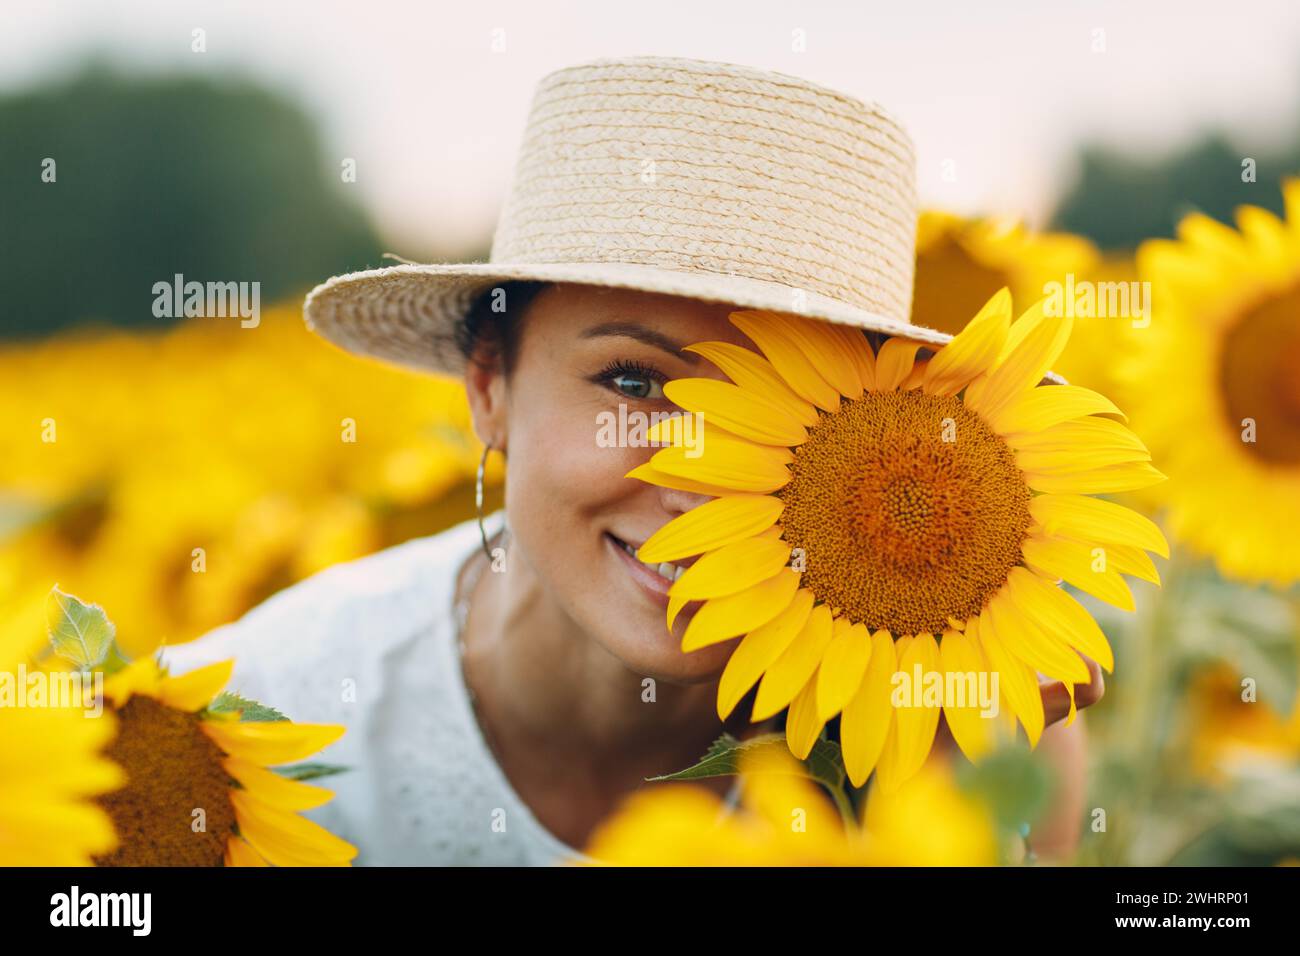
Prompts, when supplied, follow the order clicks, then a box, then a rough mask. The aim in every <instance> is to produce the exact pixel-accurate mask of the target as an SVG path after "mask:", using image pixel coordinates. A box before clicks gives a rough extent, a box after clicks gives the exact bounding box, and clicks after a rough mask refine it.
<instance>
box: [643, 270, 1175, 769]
mask: <svg viewBox="0 0 1300 956" xmlns="http://www.w3.org/2000/svg"><path fill="white" fill-rule="evenodd" d="M731 321H732V323H733V324H734V325H735V326H736V327H737V328H739V329H740V330H741V331H742V332H743V333H744V334H745V335H746V336H747V337H748V338H749V339H750V340H752V341H753V342H754V343H755V345H757V347H758V349H759V351H760V352H761V353H762V354H761V355H760V354H758V353H756V352H754V351H751V350H750V349H746V348H742V347H740V346H737V345H734V344H730V343H722V342H704V343H699V344H696V345H692V346H687V348H688V350H690V351H692V352H695V353H697V354H699V355H701V356H703V357H704V358H706V359H708V360H709V361H711V362H712V363H713V364H715V365H716V366H717V367H718V368H719V369H721V370H722V372H723V373H724V374H726V375H727V376H728V377H729V378H730V379H731V381H730V382H724V381H720V380H717V379H711V378H688V379H678V380H674V381H671V382H669V383H667V384H666V385H665V387H664V391H665V394H666V395H667V396H668V398H669V400H671V401H672V402H673V403H675V404H676V405H677V406H679V407H680V408H682V409H684V410H686V411H688V412H692V413H698V414H699V415H700V416H701V418H702V421H703V422H704V423H705V430H704V441H703V443H702V445H696V444H695V443H694V441H692V442H691V443H690V444H689V445H688V444H687V443H686V442H685V441H684V440H683V438H684V437H686V436H684V426H683V419H682V418H681V417H672V418H669V419H667V420H665V421H663V422H661V423H659V424H657V425H656V426H654V427H653V428H652V429H651V430H650V432H649V433H648V434H649V435H650V437H651V440H653V441H657V442H661V443H669V442H671V443H672V444H671V447H665V448H662V449H660V450H659V451H657V452H656V453H655V454H654V455H653V456H652V457H651V459H650V460H649V461H648V462H647V463H646V464H644V465H642V466H640V467H638V468H635V469H633V470H632V471H631V472H629V475H630V476H632V477H636V478H640V479H642V480H644V481H647V482H650V483H652V484H659V485H665V486H668V487H674V488H685V489H688V490H693V491H696V492H701V493H704V494H710V495H713V496H715V498H714V500H711V501H708V502H705V503H704V504H701V505H699V506H698V507H696V508H693V509H691V510H690V511H688V512H686V513H684V514H682V515H681V516H679V517H677V518H675V519H673V520H672V521H670V522H669V523H668V524H666V525H664V526H663V527H662V528H660V529H659V530H658V531H657V532H656V533H655V534H653V535H652V536H651V537H650V538H649V540H647V541H646V542H645V543H644V544H643V545H642V546H641V547H640V549H639V550H638V552H637V556H638V558H639V559H640V560H641V561H643V562H646V563H662V562H669V563H672V562H677V561H681V560H682V559H684V558H688V557H692V556H695V555H700V557H699V558H698V560H696V561H695V562H694V563H691V564H690V566H689V567H686V568H685V570H684V571H683V573H681V575H680V576H679V577H678V578H677V580H676V581H675V582H674V584H673V585H672V587H671V588H670V590H669V592H668V594H669V607H668V627H669V629H670V630H671V629H672V627H673V622H674V620H675V619H676V616H677V614H678V613H679V612H680V611H681V609H682V608H683V607H684V606H685V605H686V604H687V603H688V602H690V601H702V602H703V604H702V605H701V606H699V607H698V609H697V610H696V613H695V614H694V616H693V617H692V618H691V620H690V621H689V622H688V624H687V626H686V628H685V632H684V634H683V636H682V649H683V650H685V651H692V650H696V649H698V648H701V647H705V646H707V645H711V644H715V643H718V642H721V641H726V640H730V639H732V638H735V637H738V636H742V635H743V636H744V639H743V640H742V641H741V642H740V643H739V644H738V645H737V646H736V648H735V650H734V652H733V653H732V656H731V658H730V659H729V661H728V663H727V667H726V669H725V671H724V672H723V675H722V679H721V682H720V685H719V689H718V713H719V715H720V716H721V717H722V718H724V719H725V718H726V717H727V715H729V714H730V712H731V711H732V710H733V709H734V708H735V706H736V705H737V704H738V703H739V701H740V700H741V698H742V697H744V696H745V694H746V693H748V691H749V690H750V689H751V688H752V687H753V686H754V684H755V682H758V681H759V680H760V678H761V682H760V683H759V684H758V691H757V695H756V697H755V700H754V707H753V714H752V719H753V720H756V721H757V720H764V719H767V718H769V717H772V716H774V715H776V714H777V713H779V712H780V711H781V710H782V709H784V708H786V707H788V708H789V713H788V715H787V718H786V733H787V739H788V741H789V744H790V749H791V751H792V752H793V753H794V754H795V755H796V756H798V757H800V758H801V759H802V758H803V757H805V756H806V755H807V754H808V752H809V750H810V749H811V747H812V745H813V743H814V742H815V741H816V739H817V737H818V735H819V734H820V732H821V730H822V728H823V726H824V725H825V724H826V723H827V722H828V721H829V720H830V719H831V718H832V717H835V716H837V715H839V717H840V725H839V733H840V740H841V744H842V746H843V753H844V760H845V767H846V769H847V771H848V774H849V777H850V779H851V781H852V782H853V784H854V785H855V786H860V785H861V784H862V783H864V782H865V780H866V778H867V777H868V775H869V774H870V773H871V771H872V770H873V768H874V769H876V771H877V779H878V781H879V783H880V785H881V786H882V787H884V788H885V789H886V790H892V789H896V788H897V786H898V785H899V784H901V783H902V782H903V781H904V780H906V779H907V778H908V777H910V776H911V775H912V774H913V773H915V772H916V771H917V770H918V769H919V768H920V767H921V765H922V763H923V762H924V760H925V757H926V755H927V753H928V752H929V750H930V745H931V743H932V741H933V739H934V735H935V731H936V728H937V724H938V720H939V713H940V709H941V707H940V706H939V705H937V704H936V701H935V698H934V697H933V696H932V695H931V694H930V693H928V692H927V693H925V694H923V695H921V696H920V697H919V698H918V697H913V698H912V699H911V700H910V701H907V702H908V703H911V704H913V706H897V707H895V706H894V703H893V701H892V700H891V697H892V696H893V691H894V689H895V686H896V684H897V682H896V681H895V680H894V675H895V673H896V672H901V673H902V674H903V675H918V676H920V678H921V682H920V684H921V685H922V686H927V687H930V686H933V685H934V684H935V682H936V681H939V682H941V683H942V684H945V685H950V684H951V683H952V682H951V680H950V679H949V678H947V677H946V676H945V675H948V674H954V675H975V676H976V677H978V675H980V674H985V675H992V674H994V673H996V674H997V675H998V678H997V680H998V685H999V687H1000V693H999V696H998V698H996V700H997V701H998V702H1001V701H1003V700H1005V702H1006V703H1007V704H1009V705H1010V710H1009V711H1005V712H1004V713H1014V715H1015V717H1016V718H1018V719H1019V721H1020V724H1021V725H1022V726H1023V727H1024V729H1025V732H1026V734H1027V735H1028V738H1029V740H1030V743H1031V745H1034V746H1036V745H1037V742H1038V739H1039V736H1040V735H1041V734H1042V731H1043V725H1044V715H1043V705H1042V699H1041V696H1040V693H1039V689H1038V679H1037V676H1036V673H1035V672H1038V673H1041V674H1042V675H1044V676H1045V677H1047V678H1051V679H1056V680H1060V681H1062V682H1064V683H1065V685H1066V686H1067V688H1068V689H1069V691H1070V693H1071V701H1072V702H1073V689H1074V686H1075V685H1076V684H1080V683H1087V682H1088V681H1089V673H1088V669H1087V666H1086V664H1085V662H1084V661H1083V659H1082V658H1081V657H1080V656H1079V654H1077V653H1075V651H1079V652H1081V653H1083V654H1086V655H1088V656H1089V657H1091V658H1093V659H1095V660H1096V661H1097V662H1098V663H1099V664H1101V666H1102V667H1104V668H1106V669H1107V670H1110V669H1111V668H1112V667H1113V657H1112V654H1111V649H1110V646H1109V644H1108V643H1107V641H1106V637H1105V635H1103V634H1102V632H1101V629H1100V628H1099V627H1098V626H1097V624H1096V622H1094V621H1093V619H1092V618H1091V616H1090V615H1089V614H1088V613H1087V611H1086V610H1084V608H1083V607H1082V606H1081V605H1080V604H1079V603H1078V602H1077V601H1076V600H1075V599H1074V598H1073V597H1071V596H1070V595H1069V594H1067V593H1066V592H1065V591H1064V590H1062V589H1061V588H1060V587H1058V584H1059V582H1060V581H1061V580H1065V581H1068V582H1069V583H1070V584H1072V585H1074V586H1075V587H1077V588H1079V589H1080V590H1083V591H1085V592H1088V593H1090V594H1092V595H1094V596H1095V597H1097V598H1100V599H1101V600H1103V601H1107V602H1110V603H1112V604H1115V605H1117V606H1119V607H1121V608H1125V609H1129V610H1131V609H1132V608H1133V597H1132V594H1131V592H1130V591H1129V588H1128V585H1127V584H1126V582H1125V580H1124V578H1123V575H1125V574H1129V575H1136V576H1138V577H1141V578H1145V579H1148V580H1151V581H1158V576H1157V574H1156V570H1155V567H1154V565H1153V564H1152V562H1151V559H1150V557H1148V555H1147V554H1146V551H1154V552H1156V553H1158V554H1162V555H1167V554H1168V548H1167V545H1166V544H1165V541H1164V538H1163V536H1162V535H1161V533H1160V531H1159V529H1157V528H1156V526H1155V525H1154V524H1153V523H1151V522H1150V521H1149V520H1147V519H1146V518H1143V517H1142V516H1140V515H1138V514H1136V513H1134V512H1131V511H1129V510H1128V509H1126V508H1123V507H1121V506H1119V505H1116V504H1114V503H1112V502H1108V501H1104V500H1101V499H1097V498H1093V497H1089V496H1090V495H1093V494H1101V493H1107V492H1114V491H1121V490H1125V489H1131V488H1137V487H1141V486H1144V485H1147V484H1151V483H1154V482H1157V481H1160V480H1162V478H1163V476H1162V475H1161V474H1160V473H1159V472H1158V471H1156V470H1155V468H1153V467H1152V465H1151V463H1150V460H1149V459H1150V455H1149V454H1148V453H1147V451H1146V449H1145V448H1144V447H1143V445H1142V443H1141V442H1140V441H1139V440H1138V438H1137V437H1136V436H1135V435H1133V433H1132V432H1130V431H1129V430H1128V429H1127V428H1125V427H1124V426H1123V425H1121V424H1120V423H1119V422H1118V421H1116V420H1115V419H1114V417H1108V416H1117V415H1119V411H1118V409H1117V408H1116V407H1115V406H1114V405H1113V404H1112V403H1111V402H1110V401H1109V400H1108V399H1106V398H1104V397H1103V396H1102V395H1100V394H1098V393H1096V392H1093V391H1090V390H1088V389H1085V388H1081V387H1079V386H1072V385H1047V386H1042V385H1040V384H1039V383H1040V382H1041V380H1042V379H1043V376H1044V375H1045V374H1046V373H1047V371H1048V368H1049V367H1050V365H1051V364H1052V363H1053V362H1054V361H1055V359H1056V357H1057V356H1058V355H1059V354H1060V352H1061V349H1062V348H1063V347H1064V346H1065V343H1066V340H1067V339H1068V337H1069V333H1070V319H1069V317H1068V316H1048V315H1046V314H1045V312H1044V309H1043V303H1042V302H1041V301H1040V302H1039V303H1038V304H1037V305H1035V306H1034V307H1032V308H1030V309H1029V310H1027V311H1026V312H1025V314H1024V315H1022V316H1021V317H1020V319H1019V320H1018V321H1016V322H1015V323H1014V324H1012V322H1011V296H1010V294H1009V293H1008V292H1007V290H1005V289H1003V290H1001V291H1000V292H998V293H997V294H995V295H994V296H993V298H991V299H990V300H989V301H988V303H987V304H986V305H985V306H984V308H983V309H982V310H980V312H979V314H978V315H976V316H975V318H974V319H972V320H971V322H970V323H969V324H968V325H967V326H966V328H965V329H964V330H963V331H962V332H961V333H960V334H959V335H957V336H956V338H954V339H953V340H952V341H951V342H949V343H948V344H947V345H946V346H944V347H942V348H941V349H939V350H938V351H937V352H936V353H935V354H934V356H933V357H932V358H929V359H921V360H919V361H918V357H917V356H918V349H919V346H918V344H917V343H915V342H910V341H908V340H906V339H903V338H891V339H888V340H886V341H885V342H884V343H883V344H882V345H881V347H880V349H879V352H876V351H874V350H873V349H872V347H871V345H870V344H869V342H868V339H867V338H866V336H864V335H863V334H862V333H861V332H860V331H858V330H855V329H851V328H848V327H845V326H837V325H833V324H830V323H823V322H819V321H813V320H809V319H806V318H802V317H799V316H794V315H784V314H778V313H773V312H759V311H739V312H733V313H732V314H731ZM987 684H988V685H990V686H991V685H992V679H991V678H990V679H988V680H987ZM972 703H973V702H972V700H971V699H970V696H969V695H965V694H962V695H956V694H954V695H949V696H948V699H947V700H945V701H944V702H943V706H942V710H943V711H944V712H945V713H946V715H947V720H948V724H949V726H950V727H951V729H952V732H953V736H954V737H955V739H956V741H957V743H958V745H959V746H960V747H961V748H962V750H963V752H965V753H966V754H967V755H968V756H970V757H971V758H972V759H975V758H978V757H979V756H981V755H982V754H984V753H985V752H987V751H988V750H989V749H990V747H991V746H992V745H993V744H994V742H995V740H996V736H995V733H994V731H995V728H996V726H997V722H996V721H993V720H987V719H983V718H982V717H981V709H980V708H979V707H976V706H973V705H972ZM949 705H951V706H949ZM986 709H988V708H986ZM1070 717H1071V719H1073V704H1072V706H1071V714H1070Z"/></svg>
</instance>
